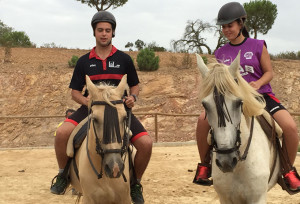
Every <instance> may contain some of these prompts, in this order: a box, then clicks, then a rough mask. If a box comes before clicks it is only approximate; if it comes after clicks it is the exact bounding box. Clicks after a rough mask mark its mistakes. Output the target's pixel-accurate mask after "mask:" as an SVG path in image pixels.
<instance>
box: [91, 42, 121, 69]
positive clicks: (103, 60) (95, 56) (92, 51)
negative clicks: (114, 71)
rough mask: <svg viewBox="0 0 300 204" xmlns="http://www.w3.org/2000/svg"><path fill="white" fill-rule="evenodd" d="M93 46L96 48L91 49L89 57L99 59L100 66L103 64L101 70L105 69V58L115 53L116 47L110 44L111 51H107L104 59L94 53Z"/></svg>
mask: <svg viewBox="0 0 300 204" xmlns="http://www.w3.org/2000/svg"><path fill="white" fill-rule="evenodd" d="M95 48H96V47H94V48H93V49H92V50H91V52H90V55H89V59H92V58H96V59H98V60H101V61H102V66H103V70H106V60H107V58H108V57H110V56H112V55H113V54H115V53H116V52H117V51H118V49H117V48H115V46H113V45H112V48H111V52H110V53H109V55H108V56H107V58H106V59H101V58H100V57H99V56H98V55H97V53H96V51H95Z"/></svg>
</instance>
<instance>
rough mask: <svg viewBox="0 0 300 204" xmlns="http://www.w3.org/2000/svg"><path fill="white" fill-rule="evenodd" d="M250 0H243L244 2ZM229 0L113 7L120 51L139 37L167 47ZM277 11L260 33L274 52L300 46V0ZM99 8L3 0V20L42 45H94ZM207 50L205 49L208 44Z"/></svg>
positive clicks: (156, 0)
mask: <svg viewBox="0 0 300 204" xmlns="http://www.w3.org/2000/svg"><path fill="white" fill-rule="evenodd" d="M249 1H250V0H248V1H238V2H240V3H241V4H243V3H245V2H249ZM228 2H229V1H224V0H206V1H203V0H151V1H149V0H128V2H127V3H126V4H125V5H124V6H122V7H118V8H116V9H109V10H108V11H110V12H112V13H113V14H114V16H115V17H116V20H117V28H116V37H115V38H114V39H113V45H114V46H115V47H117V48H118V49H120V50H125V51H126V50H128V49H127V48H125V45H126V44H127V42H132V43H134V42H135V41H136V40H137V39H140V40H142V41H144V42H145V43H151V42H156V44H157V45H159V46H162V47H164V48H166V49H168V50H170V49H171V46H170V42H171V40H179V39H180V38H181V37H182V36H183V34H184V29H185V26H186V25H187V21H189V20H192V21H195V20H197V19H201V20H202V21H204V22H208V23H211V24H215V22H216V17H217V14H218V11H219V9H220V8H221V7H222V5H224V4H225V3H228ZM271 2H272V3H273V4H276V5H277V11H278V15H277V18H276V20H275V23H274V25H273V27H272V29H271V30H270V31H269V32H268V33H267V34H266V35H262V34H260V33H259V34H258V39H263V40H265V41H266V43H267V45H268V50H269V52H270V53H271V54H279V53H281V52H286V51H294V52H298V51H299V50H300V37H299V35H300V27H299V26H298V25H299V19H300V12H299V9H300V1H298V0H285V1H283V0H271ZM96 12H97V10H96V8H95V7H93V8H91V7H89V6H88V5H87V4H82V3H81V2H80V1H77V0H0V20H1V21H2V22H3V23H4V24H6V25H7V26H9V27H12V28H14V30H15V31H24V32H25V33H26V34H27V35H28V36H29V38H30V40H31V42H33V43H35V44H36V45H37V46H38V47H40V46H42V45H45V44H47V43H55V45H57V46H60V47H66V48H70V49H71V48H72V49H77V48H79V49H91V48H93V47H94V46H95V38H94V36H93V33H92V28H91V25H90V23H91V19H92V17H93V15H94V14H95V13H96ZM205 37H206V39H207V44H208V45H209V47H210V48H211V49H212V50H214V48H215V47H216V40H217V38H216V37H215V36H214V35H213V33H206V34H205ZM204 52H206V49H205V48H204Z"/></svg>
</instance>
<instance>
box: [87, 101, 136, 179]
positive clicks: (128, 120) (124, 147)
mask: <svg viewBox="0 0 300 204" xmlns="http://www.w3.org/2000/svg"><path fill="white" fill-rule="evenodd" d="M110 102H111V103H112V104H114V105H116V104H123V100H115V101H110ZM94 105H104V106H105V111H104V114H107V115H109V114H111V113H112V111H113V112H114V111H116V110H113V108H112V107H111V106H110V105H109V104H108V103H107V102H105V101H93V102H92V103H91V108H92V106H94ZM91 108H90V109H89V114H88V128H87V142H86V151H87V156H88V159H89V162H90V164H91V166H92V168H93V171H94V173H95V174H96V175H97V178H98V179H100V178H102V176H103V168H102V165H101V171H100V172H98V171H97V169H96V167H95V165H94V164H93V162H92V160H91V157H90V153H89V149H88V140H89V129H90V125H91V118H90V115H91V112H92V109H91ZM108 109H110V110H109V111H110V112H108ZM116 114H117V112H116ZM104 117H105V116H104ZM116 119H117V118H116ZM116 119H115V120H116ZM112 121H113V120H112ZM112 121H107V122H112ZM115 123H116V121H115ZM130 124H131V109H129V110H127V118H126V120H125V126H124V127H125V128H124V137H123V142H122V143H123V144H122V147H121V148H120V149H107V150H104V149H103V148H102V147H101V141H100V139H99V137H98V135H97V132H96V129H95V124H94V121H93V130H94V134H95V138H96V141H95V142H96V152H97V154H99V155H100V156H101V158H102V161H103V158H104V155H105V154H110V153H119V154H121V157H123V156H124V155H125V157H124V161H125V159H126V154H125V153H126V152H127V149H128V145H129V132H130ZM115 128H117V130H116V134H117V135H116V137H117V141H118V143H121V135H120V129H119V125H118V124H115ZM104 129H105V128H104ZM105 131H107V130H104V131H103V132H105ZM109 133H111V132H109V131H108V132H106V134H109ZM104 136H105V135H104ZM104 136H103V137H104ZM106 140H107V141H106V142H107V143H108V142H109V140H108V138H106ZM122 176H123V178H124V181H125V182H127V179H126V177H125V175H124V172H123V174H122Z"/></svg>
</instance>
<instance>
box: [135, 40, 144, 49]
mask: <svg viewBox="0 0 300 204" xmlns="http://www.w3.org/2000/svg"><path fill="white" fill-rule="evenodd" d="M134 45H135V47H136V48H137V49H138V50H141V49H143V48H144V47H145V46H146V43H144V41H142V40H140V39H138V40H136V41H135V42H134Z"/></svg>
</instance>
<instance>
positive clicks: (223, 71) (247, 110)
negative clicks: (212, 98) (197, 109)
mask: <svg viewBox="0 0 300 204" xmlns="http://www.w3.org/2000/svg"><path fill="white" fill-rule="evenodd" d="M214 89H216V90H217V91H218V93H220V94H222V95H224V96H230V95H233V96H235V97H237V98H240V99H241V100H243V104H244V105H243V113H244V114H245V116H254V115H260V114H262V111H263V109H264V107H265V103H264V101H263V100H261V101H258V100H257V98H261V95H260V94H259V93H257V92H256V91H255V90H254V89H253V88H252V87H251V86H250V85H249V84H248V83H247V82H246V81H245V80H244V79H243V78H242V76H241V75H240V74H238V75H237V78H236V79H234V78H233V77H232V75H231V74H230V72H229V70H228V66H227V65H224V64H218V63H217V64H214V65H213V67H212V68H211V69H210V70H209V72H208V73H207V74H206V76H205V78H204V79H203V82H202V87H201V90H202V92H201V94H200V98H201V99H203V98H205V97H207V96H208V95H210V94H213V92H214Z"/></svg>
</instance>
